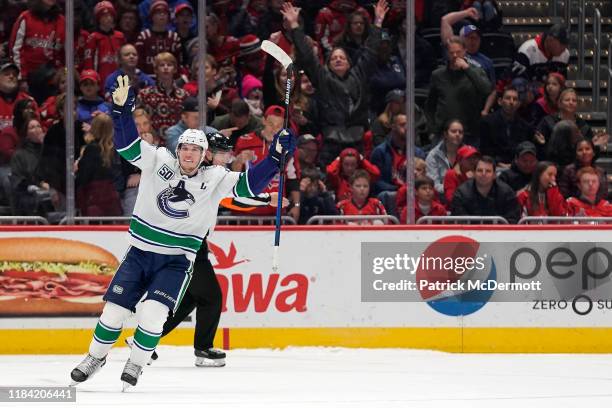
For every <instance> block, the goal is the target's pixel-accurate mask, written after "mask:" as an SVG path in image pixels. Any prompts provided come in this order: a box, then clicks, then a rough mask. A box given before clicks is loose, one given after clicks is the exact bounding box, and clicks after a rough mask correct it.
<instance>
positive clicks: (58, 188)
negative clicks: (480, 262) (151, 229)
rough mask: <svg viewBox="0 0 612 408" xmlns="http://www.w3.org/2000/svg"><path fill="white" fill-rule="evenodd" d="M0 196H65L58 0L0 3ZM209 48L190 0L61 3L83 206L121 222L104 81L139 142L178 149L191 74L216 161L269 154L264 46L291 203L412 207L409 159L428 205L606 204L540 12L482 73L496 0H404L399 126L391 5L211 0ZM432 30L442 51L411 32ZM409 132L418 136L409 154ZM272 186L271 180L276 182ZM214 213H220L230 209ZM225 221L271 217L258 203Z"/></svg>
mask: <svg viewBox="0 0 612 408" xmlns="http://www.w3.org/2000/svg"><path fill="white" fill-rule="evenodd" d="M0 4H2V5H3V16H2V17H1V18H2V21H3V24H1V25H0V42H1V48H0V57H2V60H1V61H0V179H1V183H0V191H2V194H0V200H1V201H0V205H3V206H5V207H7V208H10V213H11V214H12V215H40V216H43V217H47V216H49V215H50V214H53V213H55V214H57V213H59V214H61V213H62V212H63V211H65V207H66V185H65V184H66V183H65V177H66V168H65V167H66V165H65V162H66V148H65V146H66V136H65V135H66V131H65V123H64V103H65V99H66V98H65V90H66V78H67V72H66V68H65V65H66V64H65V60H64V53H65V49H64V47H65V35H64V32H65V24H66V21H65V18H64V8H63V7H64V2H63V1H59V0H27V1H26V0H12V1H0ZM207 5H208V9H207V10H206V41H207V54H206V55H203V54H202V53H200V52H199V50H198V38H197V22H196V17H197V15H198V6H199V4H198V2H197V1H195V0H193V1H189V0H167V1H166V0H144V1H136V0H114V1H108V0H104V1H95V0H74V7H75V13H74V14H75V20H74V53H73V56H74V63H75V68H76V72H75V78H76V83H75V90H76V92H77V95H76V99H75V101H76V102H75V106H74V110H75V119H76V122H75V129H76V134H75V140H74V157H75V165H74V168H73V169H72V171H73V173H74V176H75V182H76V196H75V199H76V204H77V208H78V211H79V214H80V215H83V216H95V217H97V216H120V215H124V214H125V215H129V214H131V212H132V209H133V206H134V200H135V196H136V194H137V191H138V185H139V181H140V174H139V170H138V169H137V168H135V167H133V166H131V165H130V164H129V163H127V162H126V161H125V160H123V159H122V158H120V157H119V155H118V154H117V153H116V152H115V150H114V146H113V127H112V121H111V119H110V117H109V114H110V104H109V102H110V94H111V92H112V89H113V86H114V84H115V80H116V78H117V77H118V76H119V75H128V76H129V77H130V80H131V85H132V86H133V87H134V88H135V90H136V93H137V109H136V110H135V111H134V118H135V121H136V123H137V128H138V131H139V132H140V135H141V137H142V138H143V139H144V140H146V141H147V142H148V143H151V144H154V145H159V146H166V147H168V148H169V149H170V151H174V149H175V147H176V143H177V139H178V136H179V135H180V134H181V133H182V132H183V131H184V130H186V129H189V128H197V127H198V125H199V113H198V99H197V96H198V92H199V89H198V78H197V75H198V68H199V66H200V65H199V64H204V72H205V75H206V78H205V82H206V101H207V103H206V105H207V114H206V122H207V125H209V126H212V127H214V128H216V129H218V130H219V131H220V132H221V133H222V134H223V135H225V136H226V137H227V138H228V139H229V142H230V144H231V146H232V147H233V154H232V161H231V163H230V164H229V165H228V166H229V167H230V168H231V169H233V170H237V171H242V170H244V169H246V168H248V167H249V166H250V165H253V164H255V163H257V162H258V161H259V160H261V159H262V158H264V157H265V156H266V154H267V149H268V146H269V144H270V143H271V140H272V137H273V135H274V133H275V132H277V131H278V130H279V129H281V128H282V125H283V116H284V114H285V107H284V103H283V101H284V89H285V84H286V81H287V72H286V71H285V70H284V69H283V68H282V66H280V65H279V64H278V63H277V62H276V61H275V60H273V59H272V58H271V57H269V56H267V55H266V54H265V53H264V52H263V51H262V50H261V48H260V46H261V42H262V41H263V40H270V41H272V42H274V43H276V44H277V45H279V46H280V47H281V48H282V49H283V50H285V51H286V52H287V53H288V54H289V55H291V56H292V58H293V59H294V61H295V66H296V68H297V69H296V72H295V77H294V78H293V79H294V83H295V84H296V86H295V87H294V88H293V89H292V92H291V103H290V107H289V117H290V127H291V129H292V130H293V131H294V132H295V133H296V135H298V142H297V145H298V148H297V150H296V153H295V156H294V157H293V158H292V159H291V160H290V161H289V163H288V165H287V169H286V180H287V183H286V184H285V191H283V192H282V193H283V195H284V196H285V197H286V198H288V199H289V205H288V207H287V208H286V209H285V213H286V215H289V216H291V217H293V218H294V220H295V221H296V222H297V223H300V224H303V223H306V222H307V220H308V219H309V218H310V217H312V216H315V215H385V214H391V215H394V216H396V217H398V218H399V219H400V220H401V222H402V223H405V222H406V220H407V215H406V214H407V209H406V191H407V186H406V167H407V163H409V162H410V161H413V162H414V164H415V166H414V167H415V180H416V181H415V185H414V188H415V213H416V215H417V219H418V218H420V217H422V216H426V215H432V216H444V215H470V216H491V215H494V216H501V217H504V218H505V219H506V220H507V221H508V222H509V223H516V222H518V220H519V219H520V218H521V217H522V216H528V215H537V216H543V215H550V216H612V205H610V203H609V202H608V201H607V198H608V176H607V174H606V172H605V171H604V170H603V169H601V168H599V167H598V166H597V164H596V160H597V158H598V156H599V155H601V154H603V153H604V152H606V150H607V144H608V138H609V135H607V134H604V133H602V132H599V133H598V132H594V131H593V129H591V127H590V126H589V125H588V123H587V122H585V121H584V120H583V119H581V118H580V117H579V116H578V115H577V113H576V112H577V94H576V91H575V90H573V89H571V88H567V87H566V78H567V68H568V62H569V51H568V44H569V32H567V30H566V29H565V28H564V27H562V26H559V25H554V26H552V27H550V28H549V29H547V30H545V31H544V32H542V33H541V34H540V35H538V36H537V37H536V38H533V39H531V40H528V41H526V42H525V43H524V44H522V45H521V46H520V47H518V48H517V50H516V52H515V53H514V60H513V62H512V64H509V65H508V67H507V69H505V70H503V71H502V72H500V71H499V70H498V71H497V72H496V69H495V68H494V64H493V63H492V60H491V58H490V57H489V56H487V55H486V54H485V53H483V50H482V49H481V37H482V34H483V33H486V32H503V31H506V32H507V29H506V28H505V27H503V25H502V21H503V20H502V10H501V9H500V8H499V5H498V4H497V2H496V1H494V0H487V1H477V0H465V1H463V0H455V1H437V0H433V1H425V0H417V1H416V10H415V11H416V18H417V26H418V30H417V35H416V38H415V50H414V52H415V53H418V58H417V60H416V76H415V78H414V79H415V84H416V86H417V87H419V88H422V89H425V90H426V95H427V97H426V98H425V99H424V100H423V103H421V104H420V106H416V107H415V111H416V117H415V120H416V123H414V124H411V123H408V121H407V117H406V115H405V108H406V98H405V92H404V89H405V87H406V65H405V63H406V48H405V44H406V38H405V27H406V26H405V16H406V10H405V1H397V0H388V1H387V0H379V1H372V0H370V1H368V0H361V1H360V0H318V1H307V0H293V1H285V0H239V1H228V0H213V1H208V2H207ZM431 27H439V28H440V39H441V41H440V44H431V43H430V42H428V41H426V40H424V38H423V36H421V32H422V31H423V30H426V29H430V28H431ZM408 126H414V127H415V128H416V130H417V148H416V156H415V157H406V132H407V128H408ZM266 191H268V192H274V191H278V180H273V181H272V182H271V183H270V185H269V186H268V188H267V189H266ZM228 211H229V210H228ZM232 211H233V212H232V214H237V215H241V214H247V215H272V214H273V213H274V209H273V208H257V209H252V210H249V211H237V210H236V209H233V210H232Z"/></svg>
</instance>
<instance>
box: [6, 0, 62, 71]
mask: <svg viewBox="0 0 612 408" xmlns="http://www.w3.org/2000/svg"><path fill="white" fill-rule="evenodd" d="M65 31H66V29H65V19H64V16H63V15H62V14H61V9H60V7H59V5H58V4H57V2H56V0H34V1H32V2H31V3H30V6H29V9H28V10H26V11H24V12H23V13H21V15H20V16H19V18H18V19H17V21H16V22H15V24H14V25H13V31H12V32H11V38H10V40H9V45H8V47H9V52H10V55H11V58H12V59H13V62H14V63H15V65H17V67H18V68H19V70H20V73H21V78H28V76H29V74H30V73H31V72H32V71H35V70H36V69H37V68H39V67H40V66H41V65H43V64H49V65H51V66H54V67H60V66H63V65H64V43H65Z"/></svg>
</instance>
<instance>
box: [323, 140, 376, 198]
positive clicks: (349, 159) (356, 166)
mask: <svg viewBox="0 0 612 408" xmlns="http://www.w3.org/2000/svg"><path fill="white" fill-rule="evenodd" d="M357 170H365V171H367V172H368V174H369V176H370V182H374V181H376V179H378V177H380V170H379V169H378V167H376V166H375V165H374V164H372V163H370V161H369V160H367V159H365V158H364V157H363V156H362V155H361V154H360V153H359V152H358V151H357V150H356V149H353V148H350V147H349V148H346V149H344V150H343V151H342V152H341V153H340V156H338V157H337V158H336V160H334V161H333V162H331V163H330V164H329V165H328V166H327V181H328V184H329V186H330V188H331V189H332V190H334V192H335V193H336V201H342V200H346V199H349V198H351V194H352V191H351V183H350V182H349V180H350V179H351V176H352V175H353V174H354V173H355V172H356V171H357Z"/></svg>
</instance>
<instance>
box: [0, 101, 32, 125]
mask: <svg viewBox="0 0 612 408" xmlns="http://www.w3.org/2000/svg"><path fill="white" fill-rule="evenodd" d="M22 99H32V97H31V96H30V95H28V94H27V93H25V92H17V94H16V95H14V96H13V97H8V98H7V97H6V96H4V95H2V96H0V131H1V130H2V129H4V128H7V127H11V126H13V108H14V107H15V103H17V101H20V100H22ZM34 104H35V105H36V103H34ZM36 110H38V106H36Z"/></svg>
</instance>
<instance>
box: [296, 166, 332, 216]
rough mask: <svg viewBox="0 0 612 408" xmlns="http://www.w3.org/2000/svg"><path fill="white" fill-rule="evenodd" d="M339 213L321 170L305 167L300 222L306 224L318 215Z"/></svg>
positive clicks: (301, 187) (302, 180)
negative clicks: (320, 172) (323, 179)
mask: <svg viewBox="0 0 612 408" xmlns="http://www.w3.org/2000/svg"><path fill="white" fill-rule="evenodd" d="M337 214H338V210H337V209H336V203H334V198H333V197H332V196H331V195H330V194H329V192H328V191H326V189H325V184H324V183H323V181H322V180H321V175H320V174H319V171H318V170H316V169H312V168H308V169H304V171H303V172H302V179H301V180H300V219H299V224H306V222H308V220H309V219H310V218H312V217H314V216H316V215H337Z"/></svg>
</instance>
